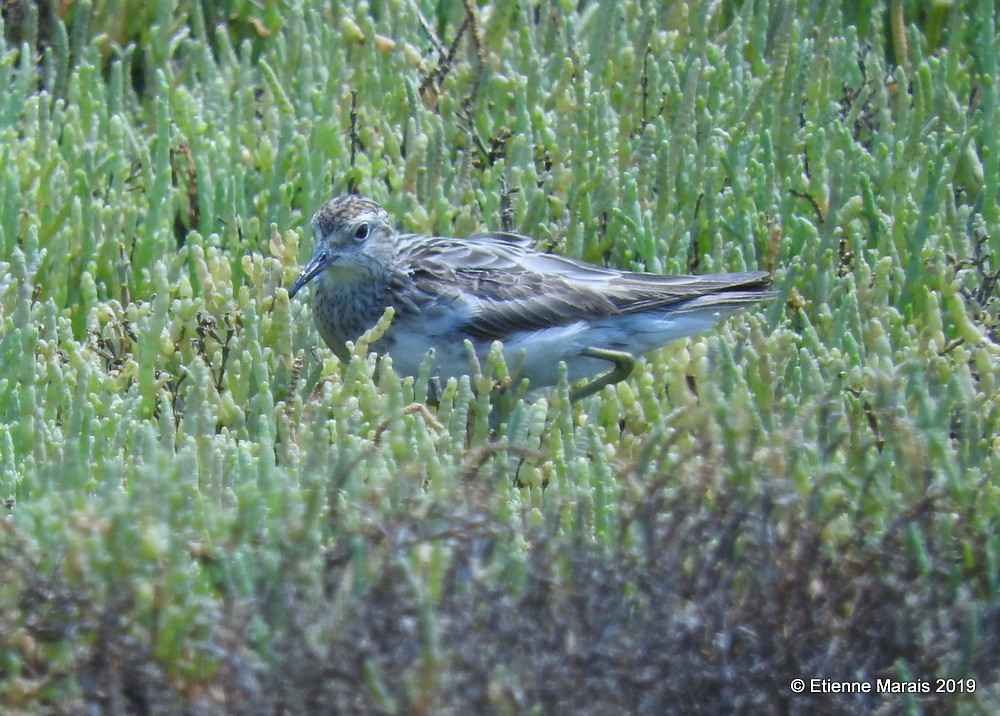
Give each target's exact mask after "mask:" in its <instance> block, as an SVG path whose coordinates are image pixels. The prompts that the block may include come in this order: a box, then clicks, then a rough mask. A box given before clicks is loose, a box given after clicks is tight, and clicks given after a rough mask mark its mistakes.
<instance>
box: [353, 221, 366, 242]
mask: <svg viewBox="0 0 1000 716" xmlns="http://www.w3.org/2000/svg"><path fill="white" fill-rule="evenodd" d="M368 231H369V226H368V224H359V225H358V228H356V229H355V230H354V238H355V239H357V240H358V241H364V240H365V239H367V238H368Z"/></svg>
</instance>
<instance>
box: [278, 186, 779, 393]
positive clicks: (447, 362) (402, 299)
mask: <svg viewBox="0 0 1000 716" xmlns="http://www.w3.org/2000/svg"><path fill="white" fill-rule="evenodd" d="M312 230H313V235H314V239H315V247H314V249H313V253H312V257H311V258H310V259H309V262H308V263H307V264H306V265H305V266H304V267H303V268H302V271H301V272H300V273H299V275H298V276H297V277H296V278H295V280H294V281H293V282H292V285H291V286H289V288H288V295H289V296H290V297H294V296H295V294H297V293H298V292H299V291H300V290H301V289H302V287H303V286H305V285H306V284H308V283H309V282H311V281H314V280H315V284H314V288H313V299H312V310H313V317H314V319H315V321H316V327H317V328H318V329H319V333H320V335H321V336H322V337H323V340H324V341H326V344H327V345H328V346H330V348H331V349H332V350H333V352H334V353H335V354H336V355H337V356H338V357H339V358H340V359H341V360H344V361H346V360H348V358H349V353H348V350H347V346H346V343H347V341H354V340H357V339H358V338H359V337H360V336H361V335H362V334H363V333H364V332H365V331H366V330H368V329H369V328H371V327H372V326H374V325H375V323H376V322H377V321H378V320H379V319H380V318H381V317H382V315H383V313H384V312H385V309H386V308H387V307H388V306H392V307H393V308H394V310H395V316H394V318H393V320H392V323H391V325H390V327H389V329H388V331H386V333H385V334H384V336H383V337H382V338H381V339H380V340H379V341H377V342H376V343H375V344H373V345H372V346H371V349H372V350H373V351H376V352H378V353H380V354H388V355H390V356H391V357H392V365H393V368H394V369H395V370H396V371H397V372H398V373H399V374H400V375H417V373H418V371H419V368H420V365H421V363H422V362H423V361H424V359H425V357H426V355H427V352H428V351H429V350H431V349H433V350H434V358H433V364H432V372H431V376H432V377H437V378H441V379H446V378H448V377H451V376H458V375H462V374H464V373H468V372H469V359H468V355H467V353H466V350H465V347H464V340H465V339H468V340H469V341H471V342H472V345H473V346H474V347H475V351H476V353H477V354H478V355H479V357H480V358H483V357H485V356H486V354H487V353H488V352H489V350H490V346H491V345H492V344H493V342H494V341H498V340H499V341H502V342H503V346H504V348H503V352H504V356H505V358H506V359H507V361H508V362H511V361H513V359H514V358H515V356H517V355H518V354H519V352H520V351H521V350H522V349H524V353H523V356H522V360H521V362H520V370H519V372H518V376H519V377H521V378H527V379H528V381H529V387H530V388H538V387H541V386H546V385H552V384H554V383H556V382H557V380H558V376H559V371H558V365H559V363H560V362H564V363H565V364H566V369H567V372H568V375H569V378H570V380H575V379H577V378H582V377H584V376H589V375H593V374H594V373H597V372H599V371H601V370H602V368H606V367H608V366H609V364H610V365H611V366H613V369H612V370H611V371H610V372H608V373H606V374H605V375H603V376H601V377H599V378H597V379H596V380H593V381H591V382H590V383H588V384H586V385H585V386H583V387H582V388H579V389H577V390H576V391H574V393H573V395H572V397H573V398H574V399H579V398H583V397H585V396H588V395H591V394H593V393H595V392H597V391H599V390H601V389H602V388H603V387H604V386H606V385H611V384H613V383H616V382H618V381H620V380H623V379H625V378H626V377H628V375H629V374H630V373H631V372H632V368H633V366H634V364H635V356H636V355H640V354H642V353H645V352H647V351H650V350H652V349H654V348H658V347H660V346H663V345H664V344H666V343H669V342H670V341H673V340H675V339H677V338H682V337H684V336H689V335H691V334H694V333H699V332H701V331H704V330H707V329H708V328H710V327H712V326H713V325H715V324H716V323H717V322H719V321H721V320H722V319H723V318H725V317H727V316H729V315H731V314H732V313H734V312H735V311H737V310H738V309H740V308H743V307H745V306H748V305H752V304H754V303H756V302H758V301H760V300H762V299H766V298H768V297H770V296H771V294H772V292H771V291H770V290H769V287H770V285H771V281H770V277H769V275H768V274H767V272H765V271H746V272H739V273H720V274H710V275H704V276H661V275H657V274H650V273H639V272H633V271H618V270H615V269H610V268H602V267H600V266H594V265H592V264H588V263H585V262H583V261H577V260H574V259H570V258H566V257H562V256H557V255H553V254H547V253H544V252H541V251H538V250H536V249H533V248H532V247H531V243H532V241H531V239H530V238H528V237H526V236H521V235H519V234H513V233H508V232H502V231H498V232H490V233H485V234H476V235H474V236H469V237H467V238H464V239H458V238H447V237H441V236H426V235H421V234H409V233H400V232H398V231H397V230H396V229H395V228H394V226H393V224H392V222H391V221H390V219H389V215H388V213H387V212H386V211H385V209H383V208H382V207H381V206H379V205H378V204H377V203H375V202H374V201H372V200H371V199H367V198H365V197H363V196H358V195H355V194H350V195H345V196H338V197H335V198H333V199H330V200H329V201H328V202H327V203H326V204H324V205H323V206H322V207H321V208H320V209H319V211H317V212H316V214H315V215H314V216H313V218H312Z"/></svg>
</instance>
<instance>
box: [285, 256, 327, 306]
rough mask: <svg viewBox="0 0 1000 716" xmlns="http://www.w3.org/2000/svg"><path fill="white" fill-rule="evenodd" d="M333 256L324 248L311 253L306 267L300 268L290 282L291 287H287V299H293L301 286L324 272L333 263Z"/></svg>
mask: <svg viewBox="0 0 1000 716" xmlns="http://www.w3.org/2000/svg"><path fill="white" fill-rule="evenodd" d="M334 258H335V257H334V256H332V255H331V254H330V253H329V252H327V250H326V249H325V248H317V249H316V250H315V251H313V255H312V256H310V257H309V261H308V262H306V265H305V266H303V267H302V270H301V271H299V275H298V276H296V277H295V280H294V281H292V285H291V286H289V287H288V297H289V298H295V294H297V293H298V292H299V291H300V290H301V289H302V287H303V286H305V285H306V284H307V283H309V282H310V281H312V280H313V279H314V278H316V277H317V276H319V275H320V274H321V273H323V271H324V270H326V267H327V266H329V265H330V264H332V263H333V261H334Z"/></svg>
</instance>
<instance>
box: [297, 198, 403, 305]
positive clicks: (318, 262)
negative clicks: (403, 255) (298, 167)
mask: <svg viewBox="0 0 1000 716" xmlns="http://www.w3.org/2000/svg"><path fill="white" fill-rule="evenodd" d="M312 230H313V237H314V240H315V245H314V246H313V253H312V256H311V257H310V258H309V261H308V262H307V263H306V265H305V266H303V267H302V270H301V271H300V272H299V275H298V276H296V277H295V280H294V281H292V285H291V286H289V287H288V296H289V297H290V298H291V297H294V296H295V294H296V293H298V292H299V291H300V290H301V289H302V287H303V286H305V285H306V284H307V283H309V282H310V281H312V280H313V279H314V278H316V277H317V276H322V275H326V276H329V278H330V279H331V280H340V281H345V280H346V281H349V280H351V278H352V277H353V278H354V279H355V280H361V279H363V278H365V277H366V276H372V275H375V274H378V273H380V272H382V271H384V270H385V269H386V268H387V267H388V265H390V264H391V263H392V261H393V259H394V258H395V247H394V244H393V241H392V234H393V228H392V224H391V223H390V221H389V214H388V213H386V211H385V209H383V208H382V207H381V206H379V205H378V204H376V203H375V202H374V201H372V200H371V199H366V198H365V197H363V196H358V195H357V194H347V195H344V196H338V197H335V198H333V199H330V200H329V201H328V202H326V204H324V205H323V206H322V207H320V209H319V211H317V212H316V213H315V214H314V215H313V218H312Z"/></svg>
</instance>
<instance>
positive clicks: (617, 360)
mask: <svg viewBox="0 0 1000 716" xmlns="http://www.w3.org/2000/svg"><path fill="white" fill-rule="evenodd" d="M580 355H583V356H587V357H588V358H600V359H601V360H606V361H608V362H609V363H613V364H614V366H615V367H614V369H612V370H611V371H609V372H608V373H605V374H604V375H602V376H601V377H600V378H597V379H596V380H592V381H590V382H589V383H587V384H586V385H585V386H583V387H582V388H577V389H576V390H574V391H573V392H572V393H570V395H569V399H570V400H580V399H581V398H586V397H587V396H589V395H593V394H594V393H596V392H597V391H599V390H601V389H602V388H603V387H604V386H606V385H614V384H615V383H620V382H621V381H623V380H625V379H626V378H628V377H629V375H631V374H632V369H633V368H635V358H633V357H632V356H631V355H630V354H628V353H625V352H624V351H610V350H606V349H604V348H585V349H584V350H583V352H581V353H580Z"/></svg>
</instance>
